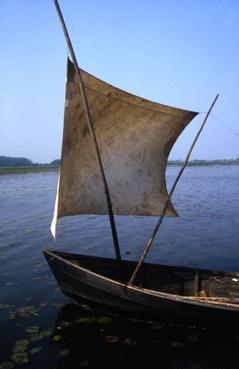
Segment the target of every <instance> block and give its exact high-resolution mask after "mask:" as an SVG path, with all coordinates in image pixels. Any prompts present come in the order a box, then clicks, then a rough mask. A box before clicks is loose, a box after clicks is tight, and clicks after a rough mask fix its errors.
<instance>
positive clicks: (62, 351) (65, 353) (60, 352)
mask: <svg viewBox="0 0 239 369" xmlns="http://www.w3.org/2000/svg"><path fill="white" fill-rule="evenodd" d="M69 352H70V351H69V350H68V349H67V348H64V349H62V350H59V351H58V353H59V354H60V355H61V356H67V355H69Z"/></svg>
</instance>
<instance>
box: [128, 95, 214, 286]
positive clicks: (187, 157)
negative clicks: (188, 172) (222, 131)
mask: <svg viewBox="0 0 239 369" xmlns="http://www.w3.org/2000/svg"><path fill="white" fill-rule="evenodd" d="M218 96H219V95H218V94H217V96H216V97H215V99H214V100H213V102H212V104H211V106H210V108H209V110H208V112H207V114H206V116H205V118H204V120H203V122H202V125H201V127H200V129H199V131H198V133H197V134H196V137H195V138H194V140H193V143H192V145H191V147H190V149H189V151H188V154H187V156H186V159H185V161H184V163H183V165H182V168H181V169H180V171H179V173H178V175H177V178H176V179H175V181H174V183H173V186H172V188H171V191H170V193H169V196H168V200H167V202H166V204H165V206H164V208H163V212H162V215H161V217H160V218H159V221H158V223H157V224H156V227H155V229H154V231H153V233H152V235H151V237H150V239H149V241H148V243H147V245H146V246H145V249H144V252H143V255H142V256H141V258H140V260H139V262H138V264H137V266H136V268H135V270H134V272H133V274H132V276H131V278H130V280H129V283H128V285H129V286H132V284H133V283H134V280H135V278H136V276H137V274H138V271H139V269H140V267H141V265H142V264H143V262H144V259H145V257H146V255H147V253H148V251H149V249H150V247H151V245H152V243H153V241H154V239H155V237H156V234H157V232H158V230H159V227H160V225H161V224H162V221H163V219H164V217H165V214H166V211H167V208H168V206H169V203H170V200H171V197H172V195H173V193H174V190H175V188H176V186H177V183H178V181H179V179H180V177H181V175H182V174H183V171H184V169H185V167H186V166H187V164H188V160H189V158H190V155H191V153H192V150H193V148H194V146H195V144H196V142H197V140H198V137H199V136H200V133H201V132H202V130H203V128H204V126H205V124H206V121H207V119H208V117H209V114H210V113H211V110H212V108H213V106H214V105H215V103H216V101H217V99H218Z"/></svg>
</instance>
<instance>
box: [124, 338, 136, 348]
mask: <svg viewBox="0 0 239 369" xmlns="http://www.w3.org/2000/svg"><path fill="white" fill-rule="evenodd" d="M122 344H123V345H128V346H136V341H135V340H133V339H132V338H126V339H125V340H124V341H123V342H122Z"/></svg>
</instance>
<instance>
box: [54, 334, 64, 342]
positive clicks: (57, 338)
mask: <svg viewBox="0 0 239 369" xmlns="http://www.w3.org/2000/svg"><path fill="white" fill-rule="evenodd" d="M61 339H62V338H61V336H60V335H59V334H57V335H56V336H53V337H52V341H54V342H59V341H61Z"/></svg>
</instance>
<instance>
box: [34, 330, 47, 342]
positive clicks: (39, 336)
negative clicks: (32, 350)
mask: <svg viewBox="0 0 239 369" xmlns="http://www.w3.org/2000/svg"><path fill="white" fill-rule="evenodd" d="M51 334H52V330H51V329H48V330H45V331H41V332H39V333H34V334H32V335H31V337H30V340H31V341H33V342H38V341H41V340H42V339H43V338H45V337H47V336H50V335H51Z"/></svg>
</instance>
